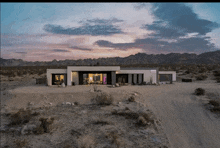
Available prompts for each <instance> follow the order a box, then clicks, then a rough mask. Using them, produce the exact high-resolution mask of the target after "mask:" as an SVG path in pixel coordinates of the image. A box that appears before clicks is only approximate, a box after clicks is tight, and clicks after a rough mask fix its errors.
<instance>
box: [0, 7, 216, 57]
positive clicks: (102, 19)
mask: <svg viewBox="0 0 220 148" xmlns="http://www.w3.org/2000/svg"><path fill="white" fill-rule="evenodd" d="M219 16H220V3H1V58H4V59H11V58H14V59H23V60H25V61H51V60H54V59H56V60H65V59H73V60H77V59H85V58H92V59H93V58H103V57H104V58H105V57H126V56H129V55H134V54H136V53H146V54H161V53H163V54H168V53H196V54H200V53H203V52H209V51H216V50H219V49H220V19H219Z"/></svg>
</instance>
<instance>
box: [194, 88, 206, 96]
mask: <svg viewBox="0 0 220 148" xmlns="http://www.w3.org/2000/svg"><path fill="white" fill-rule="evenodd" d="M204 94H205V90H204V89H202V88H197V89H196V90H195V95H197V96H199V95H204Z"/></svg>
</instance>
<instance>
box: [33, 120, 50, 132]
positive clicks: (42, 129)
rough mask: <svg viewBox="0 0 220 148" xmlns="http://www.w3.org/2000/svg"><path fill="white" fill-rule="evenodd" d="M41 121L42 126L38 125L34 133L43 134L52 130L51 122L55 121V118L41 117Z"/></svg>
mask: <svg viewBox="0 0 220 148" xmlns="http://www.w3.org/2000/svg"><path fill="white" fill-rule="evenodd" d="M39 121H41V124H40V126H38V127H37V128H36V129H35V131H34V133H35V134H43V133H49V132H50V131H51V127H50V126H51V124H52V123H53V121H54V118H40V119H39Z"/></svg>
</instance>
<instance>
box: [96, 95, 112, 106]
mask: <svg viewBox="0 0 220 148" xmlns="http://www.w3.org/2000/svg"><path fill="white" fill-rule="evenodd" d="M93 101H95V102H96V103H97V104H98V105H111V104H112V103H113V101H114V99H113V97H112V95H110V94H107V93H101V94H98V95H97V96H96V97H95V98H93V99H92V102H93Z"/></svg>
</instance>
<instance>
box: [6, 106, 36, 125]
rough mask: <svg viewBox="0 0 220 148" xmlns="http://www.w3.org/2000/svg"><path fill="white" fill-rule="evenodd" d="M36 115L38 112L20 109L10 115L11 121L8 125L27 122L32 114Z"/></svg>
mask: <svg viewBox="0 0 220 148" xmlns="http://www.w3.org/2000/svg"><path fill="white" fill-rule="evenodd" d="M37 115H39V113H36V112H34V113H33V114H31V110H24V109H20V110H19V111H18V112H16V113H14V114H11V115H10V119H11V122H10V123H9V125H10V126H12V125H20V124H25V123H28V122H29V121H30V119H31V118H32V117H33V116H37Z"/></svg>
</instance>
